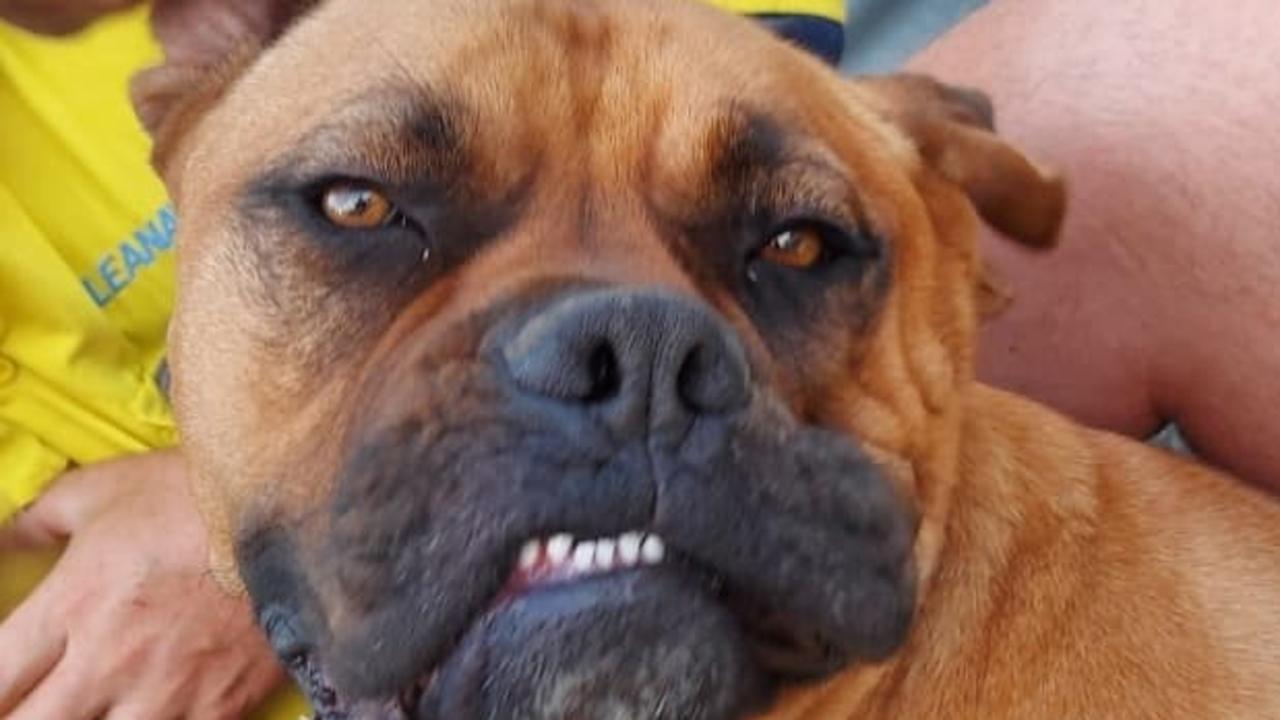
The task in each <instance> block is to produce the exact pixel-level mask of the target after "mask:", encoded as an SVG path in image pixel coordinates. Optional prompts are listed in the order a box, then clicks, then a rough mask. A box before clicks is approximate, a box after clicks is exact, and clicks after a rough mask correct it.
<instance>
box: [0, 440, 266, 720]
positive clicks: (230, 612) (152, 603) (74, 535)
mask: <svg viewBox="0 0 1280 720" xmlns="http://www.w3.org/2000/svg"><path fill="white" fill-rule="evenodd" d="M63 543H65V544H66V551H65V552H64V553H63V555H62V557H61V559H60V560H59V561H58V564H57V565H56V566H55V567H54V569H53V571H52V572H51V573H50V574H49V576H48V577H47V578H46V579H45V580H44V581H43V582H42V583H41V584H40V586H39V587H38V588H37V589H36V590H35V591H34V592H33V593H32V594H31V595H30V596H29V597H28V598H27V599H26V600H25V601H24V602H23V604H22V605H21V606H19V607H18V608H17V609H16V610H15V611H14V612H13V614H12V615H10V616H8V617H6V618H4V621H3V622H0V658H2V660H0V716H3V717H5V718H9V719H11V720H41V719H43V718H61V719H66V720H75V719H76V718H86V719H87V718H98V717H107V718H110V719H112V720H114V719H116V718H120V719H121V720H124V719H126V718H134V719H138V720H150V719H152V718H157V719H158V718H169V717H186V718H199V719H200V720H221V719H223V718H226V719H229V718H236V717H242V716H243V715H244V714H245V713H246V712H247V711H248V710H249V709H250V708H252V707H254V706H256V705H257V704H258V703H259V702H260V701H261V700H262V699H263V698H264V697H266V695H267V694H268V693H269V692H270V691H271V689H272V688H273V687H275V686H276V685H278V684H279V683H280V682H281V681H282V680H283V674H282V671H281V668H280V667H279V664H278V663H277V662H276V660H275V656H274V654H273V653H272V652H271V649H270V648H269V647H268V646H267V643H266V641H265V639H264V638H263V637H262V634H261V633H260V632H259V631H258V629H257V626H256V625H255V623H254V621H253V614H252V612H251V611H250V609H249V607H248V605H247V604H246V603H245V602H244V600H243V599H242V598H238V597H233V596H231V595H228V594H226V593H225V592H224V591H223V590H222V588H220V587H218V586H217V584H216V583H215V582H214V581H213V579H212V578H211V577H210V576H209V573H208V570H207V558H208V546H207V543H206V541H205V534H204V532H203V527H202V525H201V524H200V518H199V515H198V514H197V512H196V508H195V503H194V501H193V500H192V498H191V494H190V490H189V488H188V480H187V475H186V466H185V463H184V462H183V460H182V458H181V456H180V455H179V454H178V453H177V452H176V451H161V452H152V453H147V454H143V455H135V456H132V457H128V458H123V459H119V460H114V461H111V462H105V463H99V464H97V465H93V466H90V467H86V468H80V469H76V470H72V471H70V472H68V473H66V474H64V475H63V476H62V477H61V478H59V479H58V481H57V482H56V483H55V484H54V485H53V487H52V488H51V489H50V490H49V491H47V492H46V493H45V494H44V495H43V496H42V497H41V498H40V500H39V501H38V502H37V503H36V504H35V505H33V506H32V507H31V508H30V509H28V510H27V511H26V512H24V513H23V514H22V515H20V516H19V517H18V519H17V521H16V522H15V523H14V524H12V525H8V526H5V527H3V528H0V554H4V553H6V552H12V551H15V550H38V549H45V548H51V547H57V546H59V545H61V544H63Z"/></svg>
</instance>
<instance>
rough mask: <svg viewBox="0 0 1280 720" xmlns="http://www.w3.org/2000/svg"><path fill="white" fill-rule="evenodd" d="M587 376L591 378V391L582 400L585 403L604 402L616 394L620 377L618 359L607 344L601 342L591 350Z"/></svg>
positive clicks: (588, 358) (620, 382) (620, 380)
mask: <svg viewBox="0 0 1280 720" xmlns="http://www.w3.org/2000/svg"><path fill="white" fill-rule="evenodd" d="M587 375H588V376H589V377H590V378H591V389H590V390H589V391H588V392H587V394H586V396H585V397H584V398H583V400H585V401H586V402H589V403H598V402H604V401H605V400H609V399H610V398H612V397H614V396H615V395H617V394H618V390H619V389H620V387H621V385H622V377H621V374H620V373H619V371H618V357H617V355H616V354H615V353H614V351H613V347H612V346H611V345H610V344H609V343H607V342H601V343H598V344H597V345H596V346H595V347H594V348H592V349H591V353H590V355H589V356H588V357H587Z"/></svg>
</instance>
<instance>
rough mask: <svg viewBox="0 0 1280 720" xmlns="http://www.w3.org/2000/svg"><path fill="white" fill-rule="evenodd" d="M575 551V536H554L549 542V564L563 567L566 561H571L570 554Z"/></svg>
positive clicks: (561, 534) (563, 534)
mask: <svg viewBox="0 0 1280 720" xmlns="http://www.w3.org/2000/svg"><path fill="white" fill-rule="evenodd" d="M572 550H573V536H572V535H569V534H566V533H560V534H559V535H553V536H552V537H551V539H550V540H548V541H547V562H549V563H551V564H552V565H562V564H564V561H566V560H568V559H569V552H570V551H572Z"/></svg>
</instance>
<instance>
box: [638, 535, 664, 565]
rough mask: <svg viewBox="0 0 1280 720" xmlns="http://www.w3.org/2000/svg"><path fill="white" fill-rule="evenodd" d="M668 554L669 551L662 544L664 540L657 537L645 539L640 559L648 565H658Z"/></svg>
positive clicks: (651, 536)
mask: <svg viewBox="0 0 1280 720" xmlns="http://www.w3.org/2000/svg"><path fill="white" fill-rule="evenodd" d="M666 554H667V549H666V548H665V547H664V546H663V544H662V538H660V537H658V536H657V535H649V536H647V537H645V539H644V543H643V544H642V545H641V546H640V559H641V560H644V562H645V564H647V565H657V564H658V563H660V562H662V557H663V556H664V555H666Z"/></svg>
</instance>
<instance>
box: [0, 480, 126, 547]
mask: <svg viewBox="0 0 1280 720" xmlns="http://www.w3.org/2000/svg"><path fill="white" fill-rule="evenodd" d="M128 464H129V461H128V460H127V459H126V460H115V461H110V462H104V463H98V464H95V465H89V466H85V467H80V468H76V469H75V470H69V471H67V472H65V473H63V474H62V475H60V476H58V478H57V479H56V480H54V481H53V484H52V485H50V486H49V488H48V489H47V490H45V492H44V494H43V495H41V496H40V497H39V498H38V499H37V500H36V501H35V502H34V503H32V504H31V505H29V506H28V507H27V508H26V509H25V510H22V511H21V512H19V513H18V514H17V516H16V517H14V519H13V521H12V522H10V523H9V524H8V525H5V526H4V527H3V528H0V551H3V550H39V549H46V548H50V547H53V546H55V545H58V544H60V543H63V542H65V541H66V540H67V539H68V538H70V537H71V536H72V535H73V534H75V532H76V531H77V530H78V529H79V528H80V527H81V526H83V525H84V523H85V522H86V521H87V520H88V519H89V518H92V517H93V516H95V515H96V514H97V513H98V512H99V511H100V510H101V509H102V508H103V507H105V506H106V505H107V504H108V503H109V502H110V501H111V500H112V499H113V498H115V497H116V496H118V494H119V493H120V490H121V487H120V485H121V482H122V481H124V480H126V479H127V476H128V475H129V474H130V473H127V472H122V471H124V470H125V468H126V467H128Z"/></svg>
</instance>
